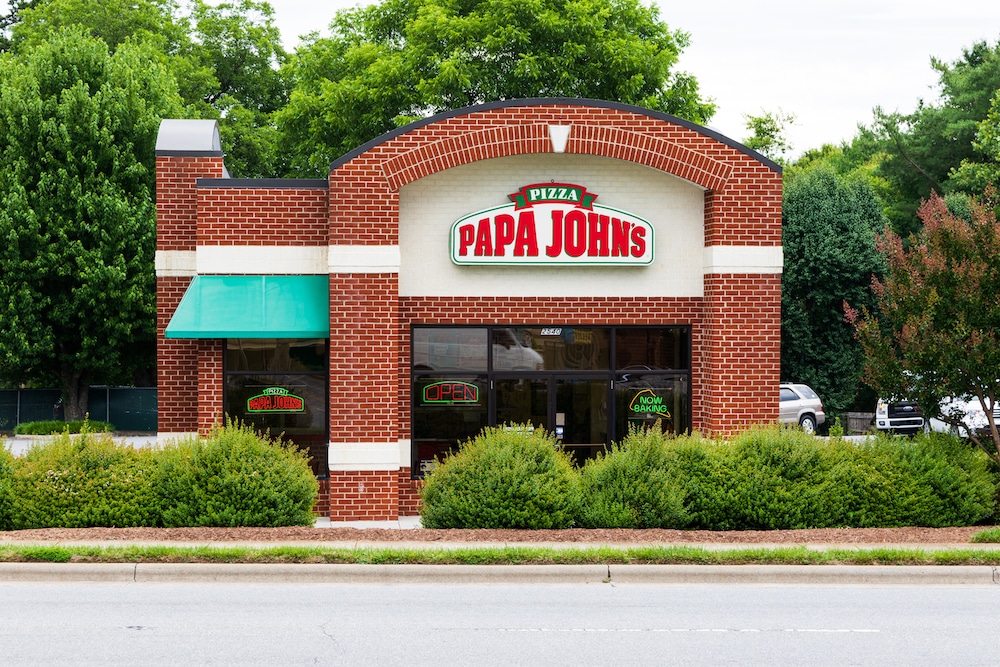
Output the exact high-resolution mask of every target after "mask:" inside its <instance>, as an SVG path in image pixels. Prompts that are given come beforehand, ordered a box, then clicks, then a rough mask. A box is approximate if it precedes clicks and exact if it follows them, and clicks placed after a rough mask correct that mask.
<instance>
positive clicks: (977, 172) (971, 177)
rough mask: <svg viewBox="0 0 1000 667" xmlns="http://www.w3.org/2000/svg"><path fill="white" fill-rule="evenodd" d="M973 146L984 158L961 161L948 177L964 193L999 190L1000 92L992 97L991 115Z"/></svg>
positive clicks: (978, 129) (981, 127) (979, 129)
mask: <svg viewBox="0 0 1000 667" xmlns="http://www.w3.org/2000/svg"><path fill="white" fill-rule="evenodd" d="M972 147H973V148H974V149H975V150H976V152H977V153H978V154H979V155H980V156H982V157H979V158H965V159H964V160H962V164H961V165H959V167H958V168H957V169H953V170H952V172H951V174H950V175H949V177H950V180H951V182H952V183H954V185H955V187H956V189H958V190H961V191H964V192H985V191H986V189H987V188H990V187H993V188H998V187H1000V91H998V92H997V94H996V95H995V96H994V97H993V103H992V104H991V105H990V112H989V114H988V115H987V116H986V118H985V119H983V120H982V121H980V122H979V125H978V126H977V128H976V140H975V141H973V142H972Z"/></svg>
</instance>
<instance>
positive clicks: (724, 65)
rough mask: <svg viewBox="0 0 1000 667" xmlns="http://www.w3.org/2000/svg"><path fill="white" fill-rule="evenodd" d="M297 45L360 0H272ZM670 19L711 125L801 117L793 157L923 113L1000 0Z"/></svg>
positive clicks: (765, 6)
mask: <svg viewBox="0 0 1000 667" xmlns="http://www.w3.org/2000/svg"><path fill="white" fill-rule="evenodd" d="M269 2H270V3H271V5H272V6H273V7H274V10H275V17H276V22H277V25H278V27H279V29H280V30H281V34H282V38H283V40H284V42H285V46H286V48H288V49H292V48H294V46H295V45H296V44H297V43H298V39H297V38H298V36H299V35H302V34H305V33H308V32H310V31H313V30H317V31H319V32H320V34H327V30H326V26H327V25H328V24H329V22H330V19H331V18H333V14H334V13H335V11H336V10H337V9H340V8H345V7H352V6H355V5H357V4H369V3H367V2H359V1H358V0H325V1H324V0H269ZM657 4H658V5H659V6H660V18H661V19H662V20H663V21H665V22H666V23H667V25H668V26H670V28H671V29H680V30H683V31H685V32H687V33H689V34H690V35H691V45H690V46H689V47H688V49H687V50H686V51H685V52H684V53H683V54H682V55H681V65H680V67H681V69H682V70H686V71H688V72H690V73H691V74H693V75H694V76H695V78H696V79H697V80H698V82H699V84H700V86H701V91H702V95H703V96H706V97H711V98H713V99H714V100H715V101H716V103H717V104H718V107H719V109H718V111H717V112H716V115H715V117H714V118H713V119H712V121H711V122H710V123H709V125H710V126H711V127H712V128H713V129H715V130H717V131H719V132H721V133H722V134H725V135H727V136H729V137H731V138H733V139H736V140H737V141H742V140H744V139H745V138H746V136H747V131H746V129H745V122H744V118H743V116H744V114H758V115H759V114H760V113H761V112H762V111H772V112H773V111H778V110H779V109H780V110H781V111H784V112H786V113H790V114H793V115H794V116H795V117H796V122H795V124H794V125H793V126H792V127H791V128H790V131H789V132H788V137H789V139H790V141H791V143H792V156H796V155H798V154H800V153H801V152H803V151H805V150H808V149H810V148H819V147H820V146H821V145H822V144H824V143H834V144H837V143H840V142H841V141H844V140H847V139H850V138H851V137H852V136H853V135H854V133H855V130H856V128H857V125H858V124H859V123H865V124H867V123H869V122H870V121H871V118H872V113H871V112H872V109H873V108H874V107H875V106H881V107H882V108H883V109H886V110H888V111H894V110H899V111H903V112H908V111H912V110H913V109H914V108H915V107H916V105H917V101H918V100H919V99H921V98H923V99H925V100H927V101H933V100H935V99H936V98H937V90H936V88H935V87H934V86H935V84H936V82H937V76H936V73H935V72H934V71H933V70H932V69H931V67H930V58H931V56H935V57H937V58H939V59H941V60H944V61H945V62H953V61H955V60H957V59H958V58H960V57H961V55H962V49H963V48H964V47H969V46H971V45H972V44H973V43H974V42H976V41H979V40H983V39H985V40H987V42H989V43H990V44H994V43H996V41H997V40H998V39H1000V0H951V1H950V2H942V1H941V0H933V1H932V0H836V1H834V0H756V1H753V2H750V1H748V0H685V1H683V2H678V1H676V0H657Z"/></svg>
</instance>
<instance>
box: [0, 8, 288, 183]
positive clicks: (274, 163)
mask: <svg viewBox="0 0 1000 667" xmlns="http://www.w3.org/2000/svg"><path fill="white" fill-rule="evenodd" d="M185 7H187V5H186V6H185ZM189 7H190V10H189V11H190V13H189V14H184V13H183V12H182V11H181V8H180V7H179V5H178V3H177V2H175V1H174V0H104V1H102V2H93V1H92V0H46V1H45V2H44V3H42V4H36V6H34V7H33V8H30V9H25V10H23V11H21V13H20V22H19V23H18V24H17V25H16V26H15V27H14V29H13V31H12V33H13V50H14V52H15V53H19V54H24V55H26V54H28V53H30V52H31V50H32V49H34V48H36V47H37V45H39V44H42V43H44V42H45V41H46V40H48V39H50V38H51V37H52V35H54V34H55V33H56V32H58V31H59V30H61V29H62V28H64V27H67V26H79V27H80V28H81V29H83V30H85V31H86V32H87V33H88V34H90V35H91V36H93V37H96V38H100V39H102V40H103V41H104V42H105V43H106V44H107V45H108V46H109V47H110V49H111V51H112V52H114V51H115V49H117V48H118V47H119V46H120V45H121V44H123V43H125V41H126V40H130V41H131V42H133V43H136V42H142V43H143V44H145V45H146V46H147V47H148V48H149V49H150V50H152V51H155V52H157V53H159V58H160V60H161V62H162V63H163V64H164V66H166V67H167V68H168V69H169V70H170V71H171V73H172V74H173V76H174V78H175V79H176V80H177V83H178V90H179V91H180V94H181V96H182V97H183V99H184V101H185V106H186V109H185V110H184V111H183V112H182V117H185V118H212V119H216V120H219V128H220V133H221V135H222V142H223V149H224V150H225V151H226V154H227V155H226V165H227V167H228V168H229V170H230V172H232V173H234V174H237V175H239V176H244V177H255V176H274V175H275V174H276V173H279V172H280V171H281V170H282V169H283V167H282V166H281V165H282V164H283V162H282V160H280V159H279V153H278V151H277V129H276V128H275V126H274V123H273V121H272V118H271V116H272V114H273V113H274V111H276V110H277V109H279V108H280V107H282V106H284V105H285V104H286V103H287V101H288V90H287V86H286V84H285V82H284V77H283V76H282V74H281V71H280V67H281V65H282V63H284V62H285V60H286V59H287V54H286V53H285V51H284V49H283V48H282V47H281V35H280V33H279V31H278V29H277V27H276V26H275V25H274V11H273V9H272V8H271V6H270V5H269V4H268V3H266V2H258V1H256V0H235V1H234V2H223V3H219V4H213V5H209V4H207V3H206V2H203V0H194V2H192V3H191V4H190V5H189Z"/></svg>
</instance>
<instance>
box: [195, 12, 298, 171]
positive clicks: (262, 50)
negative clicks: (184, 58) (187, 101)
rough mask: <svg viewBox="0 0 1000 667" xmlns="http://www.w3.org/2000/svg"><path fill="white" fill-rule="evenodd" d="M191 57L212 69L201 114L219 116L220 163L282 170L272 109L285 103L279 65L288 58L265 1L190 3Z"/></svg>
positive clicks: (245, 168) (242, 168)
mask: <svg viewBox="0 0 1000 667" xmlns="http://www.w3.org/2000/svg"><path fill="white" fill-rule="evenodd" d="M192 20H193V22H194V33H193V37H194V39H193V41H192V42H191V44H190V45H189V47H188V48H187V50H186V52H187V53H188V55H189V57H190V58H191V60H192V62H195V63H198V64H199V65H201V67H203V68H204V69H205V70H207V71H210V72H212V73H213V75H214V76H213V77H212V79H210V80H208V81H206V86H205V88H204V90H203V91H202V95H201V104H202V105H203V107H204V108H203V109H202V110H200V111H199V112H197V113H198V116H199V117H202V118H215V119H218V120H219V131H220V134H221V138H222V143H223V147H224V149H225V150H226V167H227V168H228V169H229V171H230V172H231V173H233V174H237V175H239V176H240V177H243V178H255V177H257V178H259V177H273V176H275V175H277V174H279V173H283V172H284V171H285V167H284V159H283V157H282V156H281V153H280V152H279V151H278V131H277V128H276V127H275V125H274V121H273V115H274V113H275V112H276V111H277V110H278V109H280V108H282V107H284V106H285V105H286V104H287V103H288V93H289V91H288V84H287V81H286V79H285V77H284V76H283V75H282V73H281V71H280V67H281V65H282V64H284V63H285V62H286V61H287V59H288V54H287V53H285V50H284V49H283V48H282V46H281V34H280V33H279V31H278V29H277V27H276V26H275V25H274V11H273V10H272V9H271V6H270V5H269V4H267V3H266V2H256V1H255V0H238V1H237V2H233V3H221V4H218V5H212V6H209V5H207V4H205V3H204V2H200V1H199V2H196V3H195V4H194V6H193V8H192Z"/></svg>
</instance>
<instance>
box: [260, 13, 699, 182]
mask: <svg viewBox="0 0 1000 667" xmlns="http://www.w3.org/2000/svg"><path fill="white" fill-rule="evenodd" d="M331 29H332V33H333V36H332V37H329V38H319V37H317V36H315V35H314V36H313V38H312V39H311V40H309V41H307V42H306V43H305V44H304V45H303V46H302V47H300V49H299V50H298V52H297V54H296V56H295V57H294V58H293V59H292V62H291V64H290V67H289V70H290V78H291V79H292V81H293V85H294V87H293V92H292V95H291V99H290V101H289V104H288V106H287V107H286V108H285V109H283V110H282V111H280V112H279V113H278V114H277V122H278V127H279V129H280V130H281V132H282V135H283V144H282V145H283V147H284V149H285V150H286V152H287V153H288V154H289V155H290V159H291V169H292V171H293V173H295V174H297V175H315V174H317V173H322V174H324V175H325V173H326V170H327V168H328V166H329V164H330V162H331V161H332V160H334V159H335V158H337V157H339V156H340V155H342V154H343V153H345V152H348V151H350V150H352V149H353V148H356V147H357V146H359V145H361V144H363V143H364V142H366V141H368V140H370V139H373V138H375V137H377V136H379V135H381V134H383V133H385V132H387V131H390V130H392V129H395V128H396V127H399V126H401V125H404V124H406V123H407V122H410V121H412V120H414V119H416V118H420V117H424V116H427V115H430V114H433V113H437V112H440V111H444V110H448V109H457V108H461V107H465V106H469V105H474V104H480V103H484V102H490V101H495V100H505V99H515V98H528V97H581V98H596V99H602V100H613V101H621V102H627V103H631V104H637V105H640V106H643V107H647V108H650V109H655V110H659V111H664V112H667V113H672V114H675V115H678V116H681V117H683V118H687V119H689V120H692V121H695V122H699V123H703V122H705V121H707V120H708V119H709V118H710V117H711V116H712V114H713V113H714V111H715V105H714V104H713V103H712V102H711V101H708V100H704V99H702V98H701V96H700V94H699V91H698V84H697V82H696V81H695V79H694V78H693V77H692V76H690V75H689V74H686V73H683V72H677V71H676V65H677V58H678V55H679V54H680V53H681V51H682V50H683V49H684V48H685V47H686V46H687V44H688V35H687V34H685V33H683V32H680V31H673V30H670V29H669V28H668V27H667V25H666V24H665V23H663V22H662V21H660V18H659V13H658V10H657V8H656V7H655V6H646V5H644V4H642V3H640V2H639V0H384V1H383V2H381V3H379V4H376V5H372V6H369V7H364V8H361V9H354V10H349V11H343V12H339V13H338V14H337V16H336V17H335V19H334V21H333V23H332V25H331Z"/></svg>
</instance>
